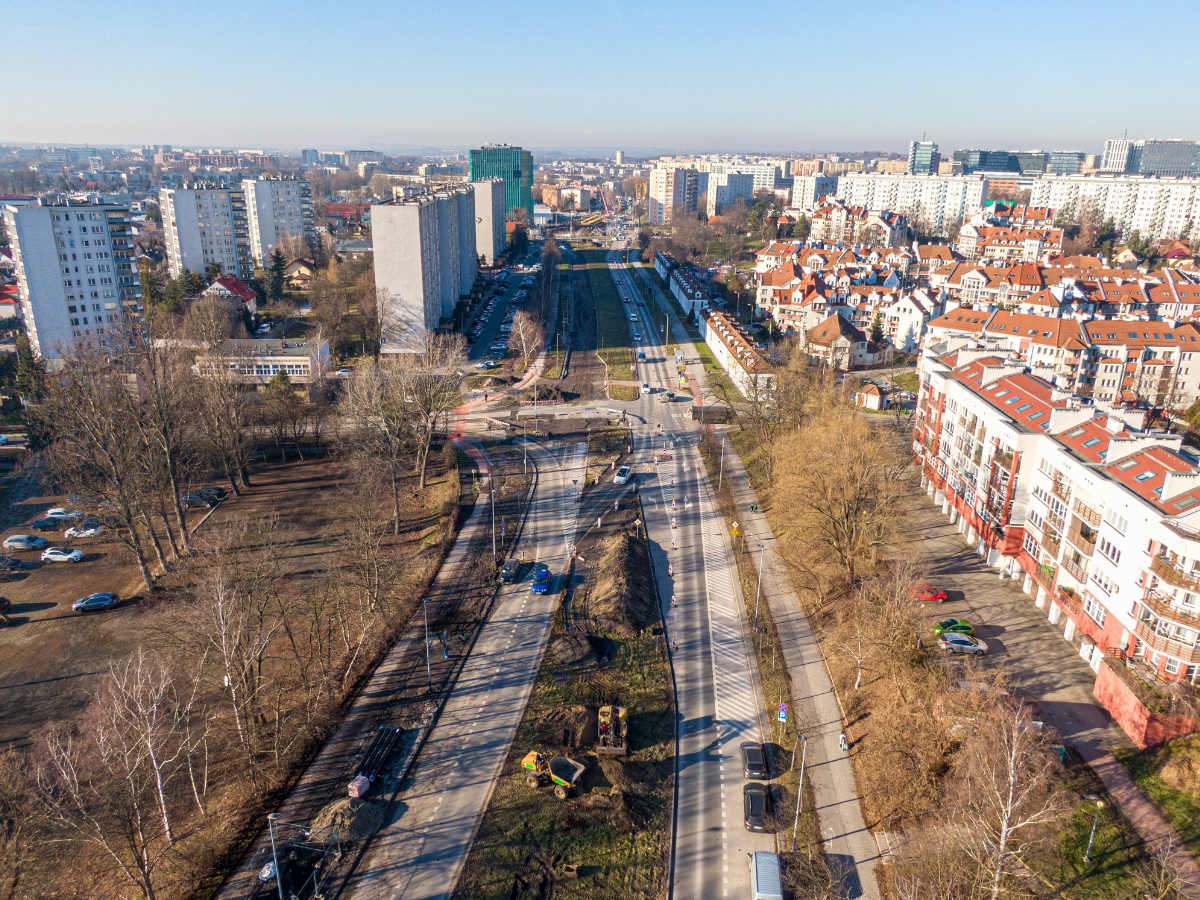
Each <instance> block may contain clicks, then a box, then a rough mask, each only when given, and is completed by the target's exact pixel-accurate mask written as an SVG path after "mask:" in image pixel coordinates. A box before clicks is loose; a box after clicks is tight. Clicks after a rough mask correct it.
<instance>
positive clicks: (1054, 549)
mask: <svg viewBox="0 0 1200 900" xmlns="http://www.w3.org/2000/svg"><path fill="white" fill-rule="evenodd" d="M1042 546H1043V547H1044V548H1045V550H1046V552H1047V553H1049V554H1050V555H1051V556H1053V557H1054V558H1055V559H1058V551H1059V550H1061V549H1062V544H1061V543H1059V539H1058V537H1057V536H1054V537H1051V535H1050V532H1049V531H1045V532H1043V533H1042Z"/></svg>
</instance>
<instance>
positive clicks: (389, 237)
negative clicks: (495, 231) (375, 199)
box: [371, 185, 476, 353]
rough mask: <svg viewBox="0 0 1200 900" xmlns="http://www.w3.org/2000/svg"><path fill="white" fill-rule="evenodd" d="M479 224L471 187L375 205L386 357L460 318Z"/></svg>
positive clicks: (378, 286) (412, 347) (374, 232)
mask: <svg viewBox="0 0 1200 900" xmlns="http://www.w3.org/2000/svg"><path fill="white" fill-rule="evenodd" d="M475 226H476V222H475V193H474V191H473V190H472V189H471V188H469V187H468V186H466V185H462V186H456V187H453V188H450V189H447V190H441V191H436V192H434V193H429V194H421V195H418V196H416V197H409V198H407V199H403V200H393V201H392V202H389V203H381V204H378V205H376V206H374V207H372V210H371V231H372V238H373V245H374V257H375V288H376V290H377V291H378V292H380V293H381V295H382V296H383V303H384V312H383V328H382V334H381V339H382V350H383V352H384V353H405V352H411V351H414V350H417V349H419V348H420V346H421V344H422V342H423V341H424V338H425V335H426V334H428V333H430V332H432V331H435V330H437V329H438V328H439V327H441V325H442V322H443V320H445V319H450V318H451V317H452V316H453V315H454V307H455V304H457V303H458V300H459V297H460V296H462V295H464V294H468V293H469V292H470V290H471V285H472V284H473V283H474V281H475V274H476V264H475V260H476V252H475V251H476V243H475V236H476V231H475Z"/></svg>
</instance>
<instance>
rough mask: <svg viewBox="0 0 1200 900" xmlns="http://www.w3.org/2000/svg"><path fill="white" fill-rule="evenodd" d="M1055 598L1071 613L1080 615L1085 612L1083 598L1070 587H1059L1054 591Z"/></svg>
mask: <svg viewBox="0 0 1200 900" xmlns="http://www.w3.org/2000/svg"><path fill="white" fill-rule="evenodd" d="M1054 599H1055V600H1057V601H1058V605H1059V606H1061V607H1062V608H1063V609H1065V610H1066V611H1067V612H1069V613H1070V614H1071V615H1073V616H1076V617H1078V616H1079V614H1080V613H1081V612H1083V599H1082V598H1081V597H1080V596H1079V594H1077V593H1075V592H1074V591H1072V590H1070V589H1068V588H1061V587H1060V588H1058V589H1057V590H1055V591H1054Z"/></svg>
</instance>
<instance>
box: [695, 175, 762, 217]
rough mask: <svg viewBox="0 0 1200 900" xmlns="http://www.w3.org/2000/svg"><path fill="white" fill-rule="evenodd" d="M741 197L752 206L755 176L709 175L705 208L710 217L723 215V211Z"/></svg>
mask: <svg viewBox="0 0 1200 900" xmlns="http://www.w3.org/2000/svg"><path fill="white" fill-rule="evenodd" d="M739 197H741V198H742V199H743V200H745V201H746V205H747V206H750V205H751V204H752V203H754V176H753V175H751V174H748V173H747V174H742V173H740V172H726V173H725V174H723V175H714V174H712V173H711V172H710V173H709V174H708V189H707V191H706V192H705V198H704V199H705V204H704V208H705V211H706V213H707V215H709V216H717V215H720V214H721V210H722V209H724V208H725V207H726V206H728V205H729V204H731V203H733V202H734V201H735V200H737V199H738V198H739Z"/></svg>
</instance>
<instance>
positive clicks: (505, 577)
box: [500, 559, 521, 584]
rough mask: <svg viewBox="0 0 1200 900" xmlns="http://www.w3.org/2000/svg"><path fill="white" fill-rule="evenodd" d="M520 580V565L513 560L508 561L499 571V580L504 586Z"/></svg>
mask: <svg viewBox="0 0 1200 900" xmlns="http://www.w3.org/2000/svg"><path fill="white" fill-rule="evenodd" d="M520 579H521V564H520V563H519V562H517V561H516V560H515V559H510V560H509V561H508V562H506V563H505V564H504V568H502V569H501V570H500V580H501V581H503V582H504V583H505V584H512V583H513V582H515V581H520Z"/></svg>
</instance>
